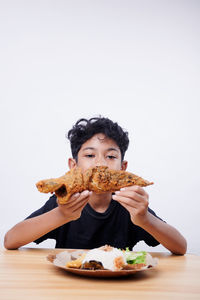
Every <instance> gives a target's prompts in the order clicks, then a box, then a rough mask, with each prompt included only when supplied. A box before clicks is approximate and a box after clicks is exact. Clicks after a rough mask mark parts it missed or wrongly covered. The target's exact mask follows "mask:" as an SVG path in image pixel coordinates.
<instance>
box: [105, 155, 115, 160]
mask: <svg viewBox="0 0 200 300" xmlns="http://www.w3.org/2000/svg"><path fill="white" fill-rule="evenodd" d="M107 157H108V158H109V159H115V158H116V156H114V155H108V156H107Z"/></svg>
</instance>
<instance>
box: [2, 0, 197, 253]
mask: <svg viewBox="0 0 200 300" xmlns="http://www.w3.org/2000/svg"><path fill="white" fill-rule="evenodd" d="M0 36H1V38H0V44H1V45H0V46H1V47H0V51H1V53H0V83H1V88H0V101H1V102H0V103H1V107H0V140H1V147H0V151H1V155H0V182H1V212H0V225H1V228H0V234H1V245H3V236H4V234H5V232H6V231H7V230H8V229H9V228H10V227H11V226H13V225H14V224H16V223H17V222H19V221H21V220H22V219H24V218H25V217H26V216H28V215H29V214H30V213H31V212H33V211H34V210H36V209H38V208H39V207H41V206H42V205H43V203H44V202H45V201H46V200H47V199H48V195H45V194H41V193H39V192H38V191H37V189H36V187H35V183H36V182H37V181H38V180H40V179H44V178H49V177H58V176H61V175H63V174H64V173H65V172H66V171H67V170H68V166H67V159H68V157H69V156H70V155H71V154H70V147H69V143H68V141H67V139H66V138H65V134H66V133H67V131H68V130H69V129H71V127H72V125H73V124H74V123H75V122H76V120H77V119H79V118H82V117H86V118H88V117H93V116H98V115H103V116H105V117H109V118H111V119H112V120H113V121H117V122H118V123H119V124H120V125H121V126H122V127H123V128H124V129H126V130H128V131H129V137H130V140H131V142H130V147H129V150H128V152H127V155H126V159H127V160H128V161H129V168H128V169H129V171H131V172H133V173H136V174H138V175H141V176H143V177H144V178H146V179H149V180H152V181H154V182H155V184H154V185H153V186H151V187H148V188H147V191H148V193H149V194H150V207H151V208H152V209H153V210H155V211H156V213H157V214H158V215H159V216H160V217H161V218H163V219H164V220H165V221H167V222H168V223H169V224H171V225H173V226H175V227H176V228H177V229H178V230H180V232H181V233H182V234H183V235H184V236H185V237H186V239H187V241H188V252H189V253H198V254H200V239H199V228H200V213H199V211H200V210H199V207H200V205H199V203H200V197H199V169H200V159H199V154H200V145H199V129H200V126H199V125H200V121H199V109H200V105H199V96H200V90H199V86H200V85H199V83H200V82H199V81H200V80H199V79H200V72H199V66H200V60H199V57H200V55H199V53H200V47H199V46H200V43H199V36H200V2H199V1H195V0H188V1H184V0H183V1H178V0H168V1H162V0H158V1H156V0H140V1H139V0H138V1H131V0H130V1H128V0H123V1H122V0H121V1H117V0H113V1H112V0H105V1H104V0H101V1H100V0H99V1H95V0H91V1H89V0H88V1H84V0H82V1H81V0H80V1H78V0H73V1H64V0H63V1H61V0H54V1H44V0H40V1H14V0H13V1H0ZM54 244H55V243H54V242H53V241H46V242H44V243H43V244H41V246H43V247H54ZM31 246H33V244H31ZM37 247H38V246H37ZM137 248H139V249H141V250H142V249H146V246H145V245H144V244H138V245H137V246H136V249H137ZM147 249H148V250H152V249H151V248H148V247H147ZM154 250H155V251H160V250H164V248H163V247H162V246H159V247H156V248H154Z"/></svg>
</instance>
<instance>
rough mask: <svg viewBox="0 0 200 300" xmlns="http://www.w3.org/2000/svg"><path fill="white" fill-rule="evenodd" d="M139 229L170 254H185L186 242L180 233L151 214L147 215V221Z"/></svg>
mask: <svg viewBox="0 0 200 300" xmlns="http://www.w3.org/2000/svg"><path fill="white" fill-rule="evenodd" d="M141 227H142V228H143V229H144V230H146V231H147V232H148V233H150V234H151V235H152V236H153V237H154V238H155V239H156V240H157V241H158V242H159V243H160V244H162V245H163V246H164V247H165V248H167V249H168V250H170V251H171V252H172V253H174V254H185V253H186V250H187V242H186V240H185V238H184V237H183V236H182V235H181V234H180V232H179V231H178V230H176V229H175V228H174V227H172V226H171V225H169V224H167V223H165V222H163V221H161V220H159V219H158V218H156V217H155V216H153V215H152V214H150V213H148V215H147V219H146V221H145V223H144V224H142V226H141Z"/></svg>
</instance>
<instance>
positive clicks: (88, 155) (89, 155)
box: [85, 154, 94, 158]
mask: <svg viewBox="0 0 200 300" xmlns="http://www.w3.org/2000/svg"><path fill="white" fill-rule="evenodd" d="M85 157H89V158H92V157H94V154H86V155H85Z"/></svg>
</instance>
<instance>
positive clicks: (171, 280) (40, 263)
mask: <svg viewBox="0 0 200 300" xmlns="http://www.w3.org/2000/svg"><path fill="white" fill-rule="evenodd" d="M60 251H64V250H63V249H53V250H52V249H38V248H37V249H36V248H34V249H30V248H21V249H20V250H1V253H0V299H1V300H8V299H10V300H17V299H20V300H23V299H29V300H31V299H34V300H38V299H42V300H44V299H55V300H60V299H75V300H76V299H85V300H86V299H87V300H90V299H93V300H94V299H99V300H104V299H106V300H107V299H116V300H117V299H121V300H127V299H136V300H138V299H148V300H151V299H154V300H155V299H159V300H165V299H173V300H177V299H182V300H183V299H188V300H192V299H200V256H196V255H190V254H187V255H185V256H175V255H171V254H169V253H152V256H154V257H158V258H159V263H158V265H157V266H156V267H155V268H154V269H150V270H147V271H142V272H138V273H135V274H133V275H131V276H130V277H121V278H89V277H88V278H87V277H81V276H78V275H74V274H71V273H68V272H66V271H64V270H62V269H59V268H57V267H55V266H54V265H53V264H51V263H50V262H48V261H47V259H46V257H47V255H48V254H54V253H58V252H60Z"/></svg>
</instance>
